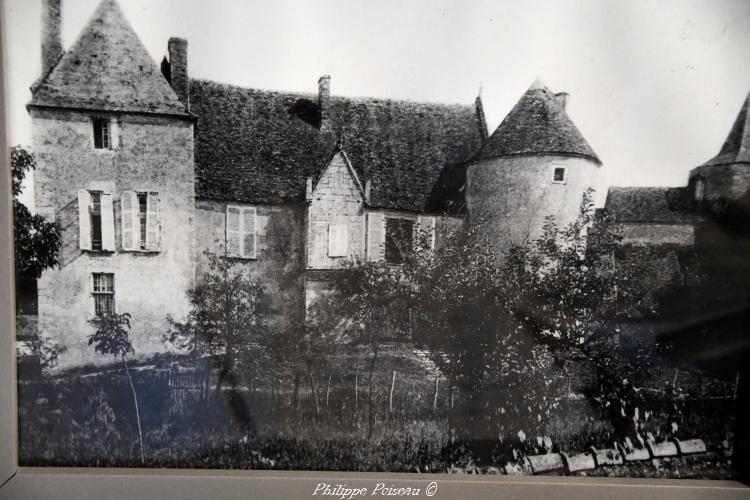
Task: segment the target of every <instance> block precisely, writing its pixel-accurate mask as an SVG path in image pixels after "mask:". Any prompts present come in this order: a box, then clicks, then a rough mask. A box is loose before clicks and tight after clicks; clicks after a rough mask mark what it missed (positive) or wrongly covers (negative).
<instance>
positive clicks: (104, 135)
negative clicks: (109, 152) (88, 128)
mask: <svg viewBox="0 0 750 500" xmlns="http://www.w3.org/2000/svg"><path fill="white" fill-rule="evenodd" d="M94 147H95V148H96V149H112V136H111V134H110V129H109V119H107V118H94Z"/></svg>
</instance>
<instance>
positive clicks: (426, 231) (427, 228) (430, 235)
mask: <svg viewBox="0 0 750 500" xmlns="http://www.w3.org/2000/svg"><path fill="white" fill-rule="evenodd" d="M417 244H418V245H419V246H420V247H422V248H421V249H424V250H435V217H417Z"/></svg>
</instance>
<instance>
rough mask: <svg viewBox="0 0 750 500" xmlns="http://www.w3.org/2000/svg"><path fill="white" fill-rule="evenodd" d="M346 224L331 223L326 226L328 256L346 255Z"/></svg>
mask: <svg viewBox="0 0 750 500" xmlns="http://www.w3.org/2000/svg"><path fill="white" fill-rule="evenodd" d="M347 243H348V235H347V226H346V224H331V225H329V226H328V256H329V257H346V256H347V254H348V253H347Z"/></svg>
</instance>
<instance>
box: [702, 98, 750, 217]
mask: <svg viewBox="0 0 750 500" xmlns="http://www.w3.org/2000/svg"><path fill="white" fill-rule="evenodd" d="M748 107H750V94H748V96H747V97H746V98H745V102H744V103H743V105H742V108H741V109H740V112H739V114H738V115H737V118H736V119H735V121H734V125H732V129H731V130H730V131H729V135H728V136H727V139H726V140H725V141H724V145H723V146H722V147H721V151H719V154H718V155H716V156H715V157H713V158H711V159H710V160H708V161H707V162H706V163H704V164H703V165H701V166H699V167H696V168H694V169H693V170H691V171H690V181H689V184H688V186H689V188H690V193H691V195H692V197H693V199H694V200H695V201H696V202H697V203H700V204H706V205H707V206H709V207H716V208H720V205H722V204H726V203H730V204H735V205H737V206H739V207H742V208H743V209H744V210H747V209H750V114H748Z"/></svg>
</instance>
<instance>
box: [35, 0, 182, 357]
mask: <svg viewBox="0 0 750 500" xmlns="http://www.w3.org/2000/svg"><path fill="white" fill-rule="evenodd" d="M44 5H45V8H47V9H51V11H50V12H46V13H45V14H44V16H43V19H44V22H45V23H48V24H49V26H45V28H44V29H43V32H44V33H45V36H44V37H43V43H42V52H43V53H44V54H45V60H46V61H48V62H49V64H50V65H51V66H50V67H49V68H48V67H46V66H45V67H43V71H46V72H45V73H43V74H42V76H41V78H40V79H39V80H38V81H37V83H35V84H34V86H33V87H32V89H31V91H32V100H31V102H30V103H29V105H28V110H29V114H30V115H31V124H32V145H33V151H34V154H35V156H36V159H37V168H36V171H35V204H36V208H37V211H38V212H39V213H40V214H42V215H44V216H45V217H47V218H48V219H51V220H55V221H57V222H58V223H59V224H60V227H61V228H62V246H61V248H60V252H59V265H58V266H57V267H56V268H54V269H48V270H46V271H45V272H44V273H43V274H42V276H41V278H40V279H39V281H38V304H39V306H38V311H39V333H40V335H42V336H43V337H47V338H50V339H51V340H52V341H54V342H57V343H59V344H61V345H64V346H66V347H67V350H66V351H65V352H64V353H63V354H62V355H61V356H60V358H59V365H58V367H59V368H65V367H68V366H71V365H74V364H83V363H84V362H88V361H93V362H108V361H110V360H109V359H105V358H103V357H101V356H94V355H93V351H92V348H91V347H90V346H89V345H88V342H87V340H88V335H90V334H91V333H93V331H92V327H91V325H90V324H89V320H91V319H92V318H93V317H95V316H97V315H104V314H107V313H109V312H116V313H124V312H127V313H130V314H131V315H132V322H131V324H132V334H131V338H132V341H133V347H134V349H135V351H136V354H137V355H144V356H145V355H149V354H153V353H155V352H159V351H162V350H164V346H163V344H162V342H161V335H162V334H163V333H164V331H166V326H167V321H166V314H168V313H170V314H174V315H175V316H176V317H180V316H182V315H184V314H185V313H186V311H187V310H188V303H187V299H186V298H185V291H186V290H187V289H188V288H190V287H191V286H192V285H193V283H194V274H195V256H194V250H193V248H194V243H193V232H192V221H193V219H194V211H195V188H194V184H195V166H194V159H193V123H194V118H193V117H192V116H191V115H190V114H189V113H188V110H187V103H186V102H182V101H181V100H180V95H183V94H184V90H185V89H186V88H187V87H186V85H187V74H185V72H181V71H179V68H177V69H175V68H172V69H173V71H172V72H171V74H172V80H171V81H172V86H170V83H169V82H168V81H167V80H166V78H165V77H164V76H163V75H162V73H161V71H160V70H159V68H158V67H157V66H156V64H155V63H154V61H153V60H152V59H151V57H150V56H149V54H148V52H147V51H146V49H145V48H144V46H143V44H142V43H141V42H140V40H139V39H138V37H137V36H136V34H135V32H134V31H133V29H132V28H131V26H130V25H129V23H128V22H127V20H126V19H125V17H124V15H123V13H122V11H121V10H120V8H119V6H118V5H117V3H116V2H115V1H114V0H103V1H102V2H101V4H100V5H99V7H98V8H97V10H96V12H95V13H94V15H93V16H92V17H91V19H90V20H89V22H88V24H87V25H86V27H85V28H84V29H83V31H82V32H81V34H80V35H79V37H78V39H77V41H76V42H75V43H74V44H73V46H72V47H71V48H70V49H69V50H68V51H66V52H65V53H59V50H60V47H59V44H58V43H57V40H58V38H59V37H57V35H55V33H57V32H59V11H60V8H59V0H47V1H46V2H45V4H44ZM49 34H52V36H50V35H49ZM171 45H175V44H171ZM170 49H171V50H170V57H171V58H172V59H173V60H174V63H175V64H177V65H179V64H180V63H181V62H182V63H184V62H185V58H186V55H184V57H176V55H175V50H183V49H184V50H185V51H186V47H185V44H181V45H180V44H177V46H176V47H172V46H170ZM180 78H182V80H180ZM173 87H177V88H178V89H181V90H182V91H183V92H182V94H180V93H178V92H175V90H174V88H173Z"/></svg>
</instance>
